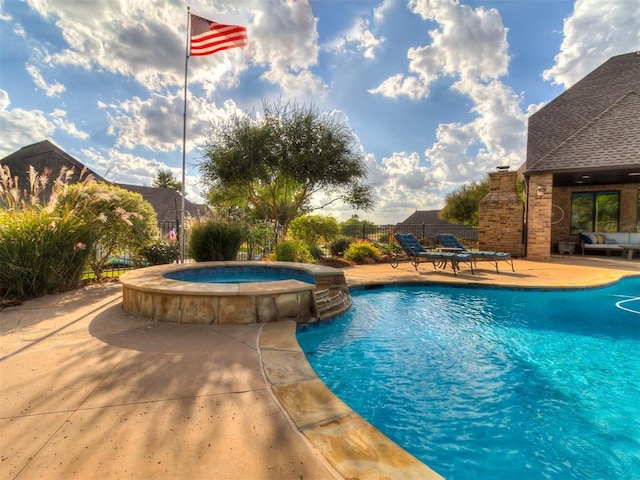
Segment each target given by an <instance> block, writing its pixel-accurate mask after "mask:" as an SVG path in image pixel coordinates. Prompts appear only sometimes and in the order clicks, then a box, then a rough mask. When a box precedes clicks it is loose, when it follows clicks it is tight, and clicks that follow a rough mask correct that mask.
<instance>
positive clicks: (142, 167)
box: [81, 148, 202, 203]
mask: <svg viewBox="0 0 640 480" xmlns="http://www.w3.org/2000/svg"><path fill="white" fill-rule="evenodd" d="M82 154H83V156H84V157H85V159H88V160H89V161H87V162H86V164H87V165H88V166H89V167H91V168H92V169H93V170H94V171H96V172H97V173H98V174H100V175H101V176H103V177H105V178H106V179H107V180H109V181H111V182H116V183H125V184H129V185H145V186H149V187H150V186H151V181H152V179H153V177H154V176H155V175H156V173H157V172H158V170H169V171H171V173H173V175H174V177H175V178H177V179H178V180H181V179H182V169H181V168H175V167H170V166H168V165H166V164H165V163H163V162H161V161H159V160H156V159H154V158H152V159H148V158H143V157H139V156H137V155H133V154H130V153H123V152H121V151H119V150H116V149H113V148H110V149H109V150H108V152H107V154H106V156H105V155H104V154H103V153H101V152H99V151H98V150H96V149H93V148H87V149H83V150H82ZM81 161H83V163H84V160H81ZM197 182H198V178H197V177H196V176H193V175H187V178H186V183H185V190H186V196H187V198H189V200H191V201H194V202H198V203H199V202H201V200H202V197H201V196H200V193H199V190H198V188H197Z"/></svg>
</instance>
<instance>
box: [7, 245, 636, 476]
mask: <svg viewBox="0 0 640 480" xmlns="http://www.w3.org/2000/svg"><path fill="white" fill-rule="evenodd" d="M514 263H515V272H511V271H510V269H502V268H501V273H499V274H496V273H495V270H492V269H491V267H490V266H487V268H482V266H481V268H479V269H478V270H476V273H475V274H474V275H472V274H471V272H470V271H466V270H464V269H463V270H462V271H460V272H459V273H458V275H457V276H454V275H453V273H452V272H451V271H450V270H445V271H434V270H433V268H432V266H431V265H421V266H420V268H419V270H418V271H417V272H416V271H415V270H414V268H413V267H412V266H411V265H410V264H409V263H408V262H406V263H400V265H399V266H398V268H396V269H393V268H391V266H390V265H389V264H377V265H363V266H357V267H349V268H346V269H345V270H344V272H345V276H346V278H347V282H348V284H349V285H350V286H362V285H367V284H391V283H398V282H451V283H470V284H475V285H487V286H490V285H504V286H511V287H524V288H534V287H556V288H564V287H588V286H596V285H604V284H608V283H611V282H614V281H616V280H618V279H620V278H621V277H624V276H627V275H640V261H639V260H638V259H633V260H628V259H626V258H621V257H605V256H584V257H583V256H581V255H565V256H553V257H552V259H551V261H550V262H530V261H527V260H516V261H515V262H514ZM0 334H1V335H2V343H1V345H0V392H1V394H2V405H1V406H0V449H1V451H2V453H1V458H2V467H3V468H2V469H0V479H30V478H50V479H55V478H61V479H62V478H65V479H66V478H125V477H127V478H156V479H177V478H190V479H204V478H216V479H246V478H251V479H265V480H267V479H274V480H275V479H278V480H282V479H291V480H293V479H296V480H299V479H346V478H359V479H378V478H381V477H382V478H390V479H401V478H402V479H412V478H415V479H429V478H440V477H439V476H438V475H437V474H436V473H434V472H433V471H431V470H430V469H429V468H428V467H427V466H425V465H423V464H422V463H420V462H418V461H417V460H416V459H415V458H414V457H412V456H411V455H409V454H408V453H406V452H405V451H404V450H402V449H401V448H400V447H398V446H397V445H395V444H394V443H392V442H391V441H390V440H388V439H387V438H386V437H384V436H383V435H382V434H381V433H380V432H378V431H377V430H376V429H375V428H373V427H371V426H370V425H369V424H367V423H366V422H365V421H364V420H363V419H362V418H360V417H359V416H358V415H357V414H356V413H354V412H353V411H351V410H350V408H349V407H348V406H347V405H345V404H344V403H343V402H341V401H340V400H339V399H338V398H336V397H335V396H334V395H333V394H332V393H331V392H330V391H329V390H328V389H327V388H326V387H325V386H324V384H323V383H322V382H321V381H320V380H319V379H318V378H317V376H316V375H315V373H314V372H313V370H312V369H311V368H310V366H309V365H308V363H307V362H306V360H305V357H304V354H303V352H302V351H301V350H300V348H299V346H298V344H297V341H296V339H295V324H294V323H293V322H292V321H286V322H281V323H270V324H252V325H174V324H160V323H153V322H149V321H146V320H143V319H138V318H134V317H131V316H128V315H127V314H126V313H125V312H124V311H123V309H122V287H121V285H120V284H119V283H117V282H114V283H106V284H101V285H93V286H89V287H86V288H83V289H78V290H74V291H70V292H66V293H63V294H58V295H50V296H47V297H42V298H38V299H34V300H29V301H27V302H25V303H24V304H23V305H19V306H14V307H9V308H5V309H4V310H2V311H0Z"/></svg>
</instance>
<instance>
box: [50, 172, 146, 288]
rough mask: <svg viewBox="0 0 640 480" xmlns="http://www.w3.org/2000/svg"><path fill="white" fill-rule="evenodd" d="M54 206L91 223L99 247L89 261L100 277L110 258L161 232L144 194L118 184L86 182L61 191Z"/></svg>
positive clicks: (57, 209) (134, 248)
mask: <svg viewBox="0 0 640 480" xmlns="http://www.w3.org/2000/svg"><path fill="white" fill-rule="evenodd" d="M55 210H56V211H57V212H59V213H60V214H65V213H67V212H70V213H71V214H73V215H74V216H75V217H77V218H79V219H80V220H81V221H83V222H84V223H85V224H87V225H90V226H91V231H92V232H93V233H94V234H95V235H96V245H95V247H96V248H93V249H92V251H91V256H90V260H89V264H90V266H91V269H92V270H93V273H94V275H95V277H96V279H97V280H100V278H101V277H102V272H103V270H104V269H105V268H106V267H107V266H108V264H109V262H110V259H111V258H113V257H117V256H122V255H123V254H124V253H126V252H136V251H139V250H140V249H141V248H143V247H145V246H147V245H150V244H151V243H152V242H153V241H154V240H155V238H157V234H158V221H157V218H156V212H155V210H154V209H153V206H152V205H151V204H150V203H149V202H147V201H146V200H145V199H144V198H143V197H142V195H140V194H139V193H134V192H131V191H129V190H126V189H124V188H121V187H117V186H115V185H109V184H105V183H96V182H86V183H82V184H74V185H71V186H70V187H69V188H68V189H65V190H64V191H62V192H60V195H59V197H58V199H57V202H56V205H55Z"/></svg>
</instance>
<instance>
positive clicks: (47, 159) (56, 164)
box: [0, 140, 209, 222]
mask: <svg viewBox="0 0 640 480" xmlns="http://www.w3.org/2000/svg"><path fill="white" fill-rule="evenodd" d="M0 165H7V166H8V167H9V169H10V170H11V176H12V177H18V186H19V187H20V189H21V190H25V189H26V190H28V189H29V166H30V165H32V166H33V167H34V168H35V169H36V171H37V172H38V173H42V172H44V171H45V169H47V168H48V169H49V170H51V174H50V177H49V178H50V180H51V181H50V182H49V184H48V185H47V187H46V188H45V189H44V192H43V197H44V198H48V197H49V196H50V194H51V188H52V181H53V180H54V179H56V178H58V176H59V175H60V172H61V171H62V169H63V168H68V169H73V173H72V175H71V177H70V178H69V181H68V183H69V184H73V183H78V182H79V181H80V173H81V172H82V169H83V168H85V165H84V164H82V163H81V162H80V161H78V160H77V159H75V158H73V157H72V156H71V155H69V154H68V153H67V152H65V151H64V150H62V149H61V148H60V147H58V146H57V145H55V144H54V143H53V142H51V141H49V140H43V141H41V142H38V143H34V144H32V145H27V146H26V147H22V148H21V149H20V150H17V151H15V152H13V153H12V154H10V155H8V156H6V157H5V158H3V159H1V160H0ZM86 174H87V175H88V174H91V175H93V177H94V178H95V180H96V181H97V182H103V183H108V184H111V185H116V186H118V187H122V188H124V189H126V190H129V191H131V192H135V193H139V194H140V195H142V197H143V198H144V199H145V200H146V201H148V202H149V203H150V204H151V206H152V207H153V209H154V210H155V211H156V215H157V217H158V221H171V222H175V221H176V215H177V216H178V217H179V215H180V209H181V208H182V195H181V194H180V193H179V192H177V191H175V190H171V189H169V188H155V187H143V186H140V185H127V184H123V183H115V182H109V181H108V180H105V179H104V178H103V177H102V176H100V175H98V174H97V173H95V172H94V171H93V170H91V169H89V168H87V169H86ZM184 209H185V212H186V213H188V214H190V215H191V216H192V217H199V216H204V215H207V214H208V213H209V208H208V207H207V206H206V205H197V204H195V203H192V202H190V201H189V200H187V199H186V198H185V201H184ZM176 212H177V213H176Z"/></svg>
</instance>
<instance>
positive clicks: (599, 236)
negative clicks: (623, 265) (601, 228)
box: [596, 233, 606, 243]
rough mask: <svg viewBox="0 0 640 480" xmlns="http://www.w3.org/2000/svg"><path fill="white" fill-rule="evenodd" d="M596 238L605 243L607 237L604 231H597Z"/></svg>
mask: <svg viewBox="0 0 640 480" xmlns="http://www.w3.org/2000/svg"><path fill="white" fill-rule="evenodd" d="M596 238H597V239H598V243H604V239H605V238H606V237H605V236H604V234H602V233H596Z"/></svg>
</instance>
